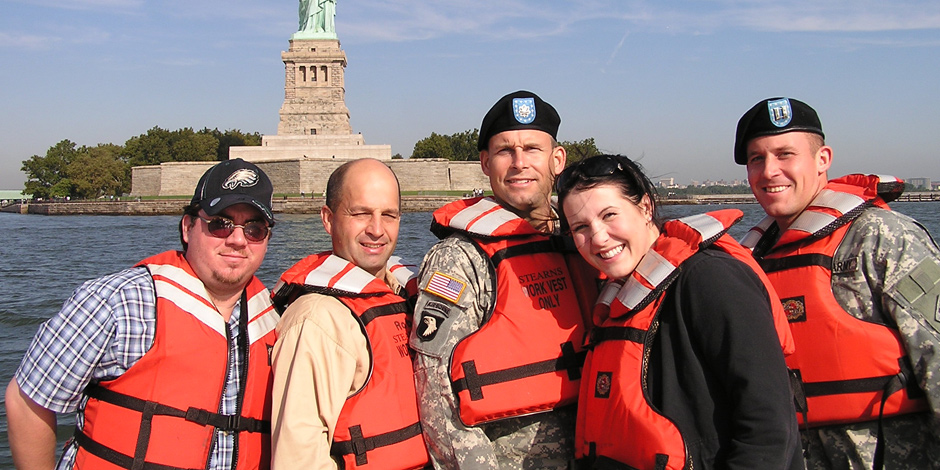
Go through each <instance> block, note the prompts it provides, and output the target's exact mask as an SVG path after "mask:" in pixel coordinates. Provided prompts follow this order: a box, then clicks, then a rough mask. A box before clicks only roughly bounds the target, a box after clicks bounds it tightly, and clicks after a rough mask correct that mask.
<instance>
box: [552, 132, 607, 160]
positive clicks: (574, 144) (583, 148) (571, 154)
mask: <svg viewBox="0 0 940 470" xmlns="http://www.w3.org/2000/svg"><path fill="white" fill-rule="evenodd" d="M558 145H561V146H562V147H564V148H565V152H566V153H567V155H568V163H567V164H566V165H565V166H568V165H571V164H573V163H575V162H578V161H581V160H583V159H585V158H588V157H593V156H595V155H600V154H601V153H602V152H601V151H600V150H598V149H597V145H596V144H595V143H594V138H593V137H589V138H587V139H584V140H580V141H578V140H572V141H564V142H559V143H558Z"/></svg>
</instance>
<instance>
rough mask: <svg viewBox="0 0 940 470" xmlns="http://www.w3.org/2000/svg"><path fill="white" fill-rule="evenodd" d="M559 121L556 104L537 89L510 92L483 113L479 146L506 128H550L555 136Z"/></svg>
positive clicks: (481, 148) (479, 147) (540, 129)
mask: <svg viewBox="0 0 940 470" xmlns="http://www.w3.org/2000/svg"><path fill="white" fill-rule="evenodd" d="M559 124H561V117H559V116H558V112H557V111H555V108H553V107H552V105H550V104H548V103H546V102H544V101H542V98H539V96H538V95H536V94H535V93H532V92H531V91H524V90H521V91H517V92H515V93H510V94H508V95H506V96H504V97H502V98H500V99H499V101H497V102H496V104H494V105H493V107H492V108H490V110H489V112H487V113H486V116H484V117H483V124H481V125H480V140H479V141H477V150H486V148H487V147H488V146H489V143H490V138H491V137H493V136H494V135H496V134H499V133H500V132H505V131H515V130H519V129H535V130H539V131H543V132H547V133H548V134H549V135H551V136H552V138H553V139H554V138H556V136H557V134H558V125H559Z"/></svg>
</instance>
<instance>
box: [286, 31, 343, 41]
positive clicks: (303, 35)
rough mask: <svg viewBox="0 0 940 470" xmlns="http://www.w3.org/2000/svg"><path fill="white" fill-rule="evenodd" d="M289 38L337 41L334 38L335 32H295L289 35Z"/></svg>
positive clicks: (335, 37)
mask: <svg viewBox="0 0 940 470" xmlns="http://www.w3.org/2000/svg"><path fill="white" fill-rule="evenodd" d="M290 38H291V39H292V40H293V39H300V40H303V39H339V38H338V37H337V36H336V32H332V33H315V32H313V31H297V32H296V33H294V34H291V35H290Z"/></svg>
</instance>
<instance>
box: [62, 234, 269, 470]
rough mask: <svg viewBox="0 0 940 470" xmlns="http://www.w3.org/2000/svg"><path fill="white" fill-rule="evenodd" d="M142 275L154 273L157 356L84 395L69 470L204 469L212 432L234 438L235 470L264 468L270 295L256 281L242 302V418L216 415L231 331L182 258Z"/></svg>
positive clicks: (171, 257)
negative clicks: (72, 466)
mask: <svg viewBox="0 0 940 470" xmlns="http://www.w3.org/2000/svg"><path fill="white" fill-rule="evenodd" d="M138 266H145V267H146V268H147V269H148V270H149V271H150V275H151V276H152V277H153V281H154V286H155V292H156V297H157V299H156V303H157V305H156V307H157V309H156V332H155V335H154V341H153V346H151V348H150V350H149V351H147V353H146V354H145V355H144V356H143V357H142V358H141V359H140V360H139V361H138V362H137V363H135V364H134V365H133V366H131V367H130V368H129V369H128V370H127V371H126V372H125V373H124V374H123V375H121V376H120V377H118V378H116V379H114V380H110V381H104V382H100V383H98V384H96V385H91V386H89V387H88V388H87V389H86V391H85V393H86V395H88V396H89V398H88V401H87V403H86V404H85V407H84V416H85V424H84V427H83V429H82V430H80V431H77V432H76V436H75V439H76V441H77V442H78V444H79V449H78V453H77V455H76V459H75V468H93V469H99V468H147V466H148V465H159V466H160V468H167V469H170V468H182V469H191V468H206V466H207V465H208V461H209V450H210V448H211V447H212V445H213V439H214V437H215V431H216V430H217V429H218V430H227V431H234V432H237V438H236V440H235V446H236V447H235V456H236V459H237V460H236V463H237V468H240V469H241V468H244V469H249V468H251V469H255V468H269V467H270V459H271V449H270V440H271V436H270V433H271V423H270V419H271V381H272V375H271V365H270V359H269V356H268V354H269V351H270V349H271V348H273V347H274V340H275V337H274V335H275V334H274V327H275V325H276V324H277V321H278V315H277V313H276V312H275V311H274V308H273V307H272V305H271V301H270V293H269V292H268V290H267V289H266V288H265V287H264V286H263V285H262V284H261V281H259V280H258V279H257V278H254V277H253V278H252V279H251V281H250V282H249V283H248V286H247V287H246V288H245V291H244V292H243V294H242V303H241V313H240V316H239V318H240V326H239V329H240V334H239V337H240V341H239V343H240V345H239V349H240V350H242V351H243V352H244V353H247V359H243V361H244V362H243V363H242V370H241V376H240V377H241V382H242V383H241V384H240V390H239V398H238V403H239V405H238V409H239V411H238V413H237V414H236V415H233V416H228V415H220V414H218V410H219V408H220V406H221V401H222V395H223V390H224V388H225V382H226V378H227V375H228V374H227V373H228V360H229V351H230V347H229V341H230V340H229V330H228V325H226V323H225V321H224V320H223V319H222V316H221V315H220V314H219V312H218V310H216V308H215V307H214V306H213V304H212V301H211V300H209V295H208V293H207V292H206V289H205V286H204V285H203V283H202V281H200V280H199V278H198V277H196V274H195V273H194V272H193V270H192V267H190V265H189V263H188V262H187V261H186V259H185V258H184V257H183V254H182V253H180V252H175V251H168V252H165V253H162V254H159V255H156V256H153V257H150V258H147V259H145V260H143V261H141V262H140V263H139V264H138ZM246 340H247V342H244V341H246ZM243 357H244V356H243ZM141 465H143V466H141Z"/></svg>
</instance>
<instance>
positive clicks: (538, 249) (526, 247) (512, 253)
mask: <svg viewBox="0 0 940 470" xmlns="http://www.w3.org/2000/svg"><path fill="white" fill-rule="evenodd" d="M567 251H570V250H569V249H568V247H567V246H566V244H565V241H564V239H563V238H562V237H555V236H552V237H549V238H548V239H547V240H539V241H535V242H531V243H523V244H521V245H515V246H510V247H508V248H503V249H502V250H499V251H497V252H496V253H493V256H492V257H491V258H492V260H493V266H499V263H500V262H502V261H503V260H504V259H507V258H513V257H516V256H523V255H535V254H539V253H565V252H567ZM575 251H577V250H575Z"/></svg>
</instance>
